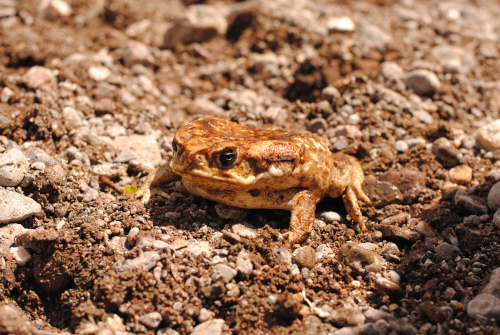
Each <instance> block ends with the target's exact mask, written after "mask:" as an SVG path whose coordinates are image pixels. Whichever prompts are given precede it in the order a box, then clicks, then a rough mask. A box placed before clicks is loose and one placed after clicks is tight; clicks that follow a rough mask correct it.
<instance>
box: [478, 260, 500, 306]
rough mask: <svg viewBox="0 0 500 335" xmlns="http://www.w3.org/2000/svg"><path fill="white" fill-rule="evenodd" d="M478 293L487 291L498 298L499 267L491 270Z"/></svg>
mask: <svg viewBox="0 0 500 335" xmlns="http://www.w3.org/2000/svg"><path fill="white" fill-rule="evenodd" d="M480 293H489V294H492V295H494V296H495V297H497V298H499V299H500V267H498V268H496V269H494V270H493V271H492V272H491V275H490V276H489V277H488V280H487V283H486V285H485V286H484V287H483V289H482V290H481V292H480Z"/></svg>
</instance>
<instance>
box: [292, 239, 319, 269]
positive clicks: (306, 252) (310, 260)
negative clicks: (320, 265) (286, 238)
mask: <svg viewBox="0 0 500 335" xmlns="http://www.w3.org/2000/svg"><path fill="white" fill-rule="evenodd" d="M292 261H293V263H295V264H297V265H298V266H299V268H307V269H312V268H313V267H314V264H315V263H316V251H315V250H314V249H313V248H312V247H310V246H308V245H306V246H304V247H301V248H298V249H296V250H294V252H293V253H292Z"/></svg>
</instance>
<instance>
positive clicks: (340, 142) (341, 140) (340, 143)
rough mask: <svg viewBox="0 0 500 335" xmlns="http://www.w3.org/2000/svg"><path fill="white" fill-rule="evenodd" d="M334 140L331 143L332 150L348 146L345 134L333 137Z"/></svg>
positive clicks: (343, 148)
mask: <svg viewBox="0 0 500 335" xmlns="http://www.w3.org/2000/svg"><path fill="white" fill-rule="evenodd" d="M335 139H336V141H335V143H334V144H333V150H334V151H342V150H345V149H346V148H347V147H348V146H349V142H347V139H346V138H345V136H340V137H336V138H335Z"/></svg>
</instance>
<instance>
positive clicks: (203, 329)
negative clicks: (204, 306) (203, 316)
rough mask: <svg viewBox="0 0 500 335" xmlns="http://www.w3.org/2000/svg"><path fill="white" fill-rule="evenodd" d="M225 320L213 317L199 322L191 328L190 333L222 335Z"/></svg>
mask: <svg viewBox="0 0 500 335" xmlns="http://www.w3.org/2000/svg"><path fill="white" fill-rule="evenodd" d="M225 323H226V322H225V321H224V320H222V319H214V320H210V321H206V322H203V323H200V324H199V325H197V326H196V327H194V328H193V332H192V333H191V335H222V327H224V324H225Z"/></svg>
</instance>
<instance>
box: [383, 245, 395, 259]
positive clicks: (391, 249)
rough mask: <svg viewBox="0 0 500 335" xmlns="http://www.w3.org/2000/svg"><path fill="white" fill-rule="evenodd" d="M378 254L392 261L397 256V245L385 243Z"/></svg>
mask: <svg viewBox="0 0 500 335" xmlns="http://www.w3.org/2000/svg"><path fill="white" fill-rule="evenodd" d="M380 254H381V255H382V256H384V257H386V258H391V259H393V258H394V257H397V255H398V254H399V248H398V246H397V244H395V243H392V242H387V243H386V244H385V245H384V246H383V247H382V250H381V251H380Z"/></svg>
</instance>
